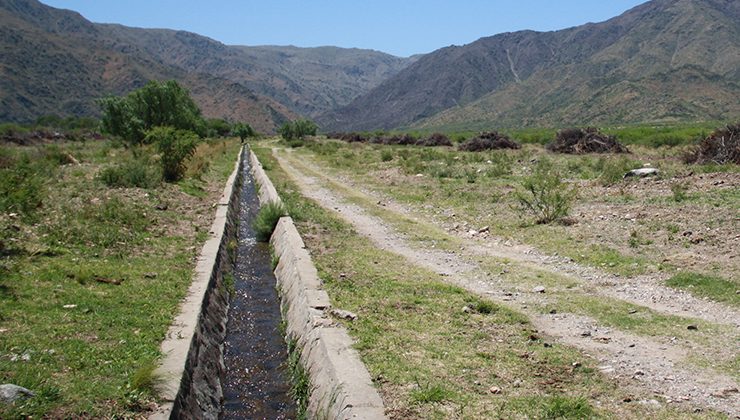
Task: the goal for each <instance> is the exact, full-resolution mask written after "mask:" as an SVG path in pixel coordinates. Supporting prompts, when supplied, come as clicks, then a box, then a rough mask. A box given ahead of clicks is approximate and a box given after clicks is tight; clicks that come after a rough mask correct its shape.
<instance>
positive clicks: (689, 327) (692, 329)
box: [686, 325, 699, 331]
mask: <svg viewBox="0 0 740 420" xmlns="http://www.w3.org/2000/svg"><path fill="white" fill-rule="evenodd" d="M686 329H687V330H691V331H697V330H698V329H699V327H697V326H696V325H689V326H688V327H686Z"/></svg>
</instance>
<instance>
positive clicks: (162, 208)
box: [154, 203, 169, 211]
mask: <svg viewBox="0 0 740 420" xmlns="http://www.w3.org/2000/svg"><path fill="white" fill-rule="evenodd" d="M154 208H155V209H157V210H160V211H165V210H167V209H168V208H169V206H168V205H167V203H160V204H157V205H156V206H155V207H154Z"/></svg>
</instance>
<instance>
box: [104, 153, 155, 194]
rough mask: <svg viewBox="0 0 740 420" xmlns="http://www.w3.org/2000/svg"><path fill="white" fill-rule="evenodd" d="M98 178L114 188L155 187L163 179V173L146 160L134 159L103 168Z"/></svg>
mask: <svg viewBox="0 0 740 420" xmlns="http://www.w3.org/2000/svg"><path fill="white" fill-rule="evenodd" d="M97 178H98V180H99V181H100V182H102V183H103V184H105V185H107V186H109V187H114V188H134V187H138V188H154V187H156V186H158V185H159V183H160V181H161V180H162V173H161V172H160V171H159V170H158V168H156V167H154V166H152V165H150V164H149V163H148V162H146V160H144V159H134V160H131V161H128V162H125V163H122V164H119V165H116V166H110V167H107V168H105V169H103V170H101V171H100V172H99V173H98V176H97Z"/></svg>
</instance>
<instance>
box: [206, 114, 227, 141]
mask: <svg viewBox="0 0 740 420" xmlns="http://www.w3.org/2000/svg"><path fill="white" fill-rule="evenodd" d="M206 129H207V135H208V137H226V136H228V135H229V134H231V130H232V126H231V123H229V122H228V121H226V120H224V119H222V118H210V119H208V120H207V121H206Z"/></svg>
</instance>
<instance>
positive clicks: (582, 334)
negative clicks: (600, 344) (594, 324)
mask: <svg viewBox="0 0 740 420" xmlns="http://www.w3.org/2000/svg"><path fill="white" fill-rule="evenodd" d="M581 337H591V331H584V332H582V333H581Z"/></svg>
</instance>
